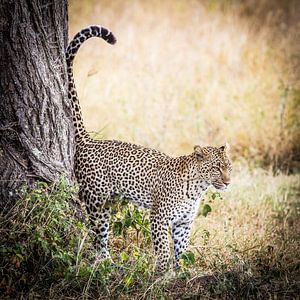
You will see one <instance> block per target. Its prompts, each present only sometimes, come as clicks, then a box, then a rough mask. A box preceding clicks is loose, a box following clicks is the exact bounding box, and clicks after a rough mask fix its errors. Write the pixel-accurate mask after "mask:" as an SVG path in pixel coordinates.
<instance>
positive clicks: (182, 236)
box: [172, 220, 192, 269]
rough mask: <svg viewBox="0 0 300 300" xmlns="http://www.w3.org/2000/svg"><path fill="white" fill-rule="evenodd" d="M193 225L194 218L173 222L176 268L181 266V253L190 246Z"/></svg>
mask: <svg viewBox="0 0 300 300" xmlns="http://www.w3.org/2000/svg"><path fill="white" fill-rule="evenodd" d="M191 225H192V220H179V221H177V222H175V223H173V224H172V238H173V241H174V253H175V267H176V269H178V268H180V265H179V259H180V255H181V254H182V253H183V252H185V251H186V249H187V247H188V244H189V236H190V232H191Z"/></svg>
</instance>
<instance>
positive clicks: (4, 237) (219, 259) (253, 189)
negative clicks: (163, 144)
mask: <svg viewBox="0 0 300 300" xmlns="http://www.w3.org/2000/svg"><path fill="white" fill-rule="evenodd" d="M299 182H300V178H299V175H290V176H286V175H278V176H275V177H274V176H273V175H272V174H271V173H270V172H266V171H263V170H259V169H256V170H255V171H253V173H249V172H246V171H245V170H244V169H243V170H239V171H236V174H235V176H234V178H233V185H232V189H231V191H229V192H227V193H223V194H222V195H220V194H218V193H216V192H214V191H210V192H209V193H208V194H207V195H206V196H205V198H204V200H203V201H204V203H203V204H202V206H201V208H200V211H199V216H198V218H197V219H196V221H195V223H194V225H193V232H192V236H191V245H190V247H189V251H190V252H187V253H185V255H184V256H183V257H182V261H181V262H182V266H183V268H182V270H181V271H179V272H177V273H176V274H175V273H174V272H172V271H170V272H168V273H167V274H165V275H164V276H159V277H157V276H155V275H154V274H153V267H154V264H153V263H154V258H153V256H152V254H151V253H152V250H151V248H152V247H151V241H150V234H149V232H150V231H149V229H150V228H149V220H148V218H147V215H148V213H147V212H146V213H145V212H144V213H142V212H141V211H139V210H137V209H136V208H134V207H132V206H129V207H128V205H127V204H126V203H125V202H119V203H118V205H117V206H116V207H114V209H113V218H112V224H111V228H112V231H111V236H110V248H111V250H110V252H111V255H112V258H113V260H114V265H112V264H110V263H109V262H99V261H97V260H95V259H94V258H95V255H96V253H95V250H94V249H93V247H92V239H91V238H92V236H93V233H92V232H90V231H89V230H88V228H87V227H86V225H85V224H84V223H82V222H80V221H79V220H78V217H76V216H75V215H74V207H73V206H72V205H71V203H72V202H71V201H70V200H71V199H72V197H73V196H74V192H75V189H74V188H70V187H69V186H68V185H67V184H66V183H65V182H64V181H61V182H60V183H57V184H55V185H54V186H52V187H49V186H47V185H46V184H43V183H39V184H38V187H37V189H35V190H33V191H31V192H29V193H27V194H26V196H25V198H24V199H21V200H20V201H19V202H18V203H17V204H16V206H15V207H14V208H13V209H12V210H11V211H10V212H9V214H0V238H1V244H0V298H1V299H2V298H7V299H23V298H26V299H27V298H30V299H36V298H42V299H112V298H113V299H117V298H121V299H182V298H193V297H199V296H201V297H202V298H204V299H212V298H229V299H233V298H234V299H237V298H242V299H245V298H259V299H266V298H271V299H273V298H276V297H277V298H284V297H285V298H287V299H293V298H295V299H296V297H297V296H299V291H300V285H299V268H300V265H299V257H300V247H299V234H300V231H299V229H300V218H299V196H300V185H299ZM116 208H118V209H116ZM208 208H209V209H208Z"/></svg>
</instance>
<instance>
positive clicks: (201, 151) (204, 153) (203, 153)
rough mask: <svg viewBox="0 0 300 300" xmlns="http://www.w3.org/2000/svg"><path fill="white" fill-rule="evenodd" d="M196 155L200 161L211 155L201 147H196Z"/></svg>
mask: <svg viewBox="0 0 300 300" xmlns="http://www.w3.org/2000/svg"><path fill="white" fill-rule="evenodd" d="M194 153H195V154H196V156H197V158H199V159H204V158H205V157H207V156H208V154H209V152H208V151H207V149H206V148H205V147H200V146H199V145H196V146H194Z"/></svg>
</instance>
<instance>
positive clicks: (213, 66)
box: [69, 0, 300, 168]
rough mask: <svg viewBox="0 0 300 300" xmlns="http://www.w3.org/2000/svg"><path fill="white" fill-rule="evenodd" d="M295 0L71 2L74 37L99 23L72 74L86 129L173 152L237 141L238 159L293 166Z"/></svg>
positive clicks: (298, 24)
mask: <svg viewBox="0 0 300 300" xmlns="http://www.w3.org/2000/svg"><path fill="white" fill-rule="evenodd" d="M299 8H300V5H299V2H298V1H266V0H264V1H244V2H243V4H241V3H239V2H238V1H213V0H210V1H196V0H190V1H179V0H174V1H171V0H165V1H156V0H153V1H121V0H116V1H95V0H90V1H88V0H86V1H70V13H69V15H70V36H73V34H75V33H76V32H77V31H78V30H79V29H81V28H83V27H84V26H86V25H89V24H99V23H100V24H103V25H105V26H107V27H109V28H110V29H111V30H112V31H113V32H114V33H115V34H116V36H117V38H118V43H117V45H115V46H113V47H111V46H109V45H105V44H104V43H103V42H100V41H99V40H92V41H89V42H88V43H87V44H86V45H85V46H84V47H83V48H82V50H81V51H80V53H79V54H78V57H77V61H76V63H75V78H76V82H77V87H78V90H79V95H80V101H81V104H82V110H83V115H84V120H85V123H86V125H87V127H88V129H89V130H90V131H99V130H101V131H102V134H103V135H104V136H105V137H107V138H115V139H122V140H126V141H130V142H135V143H139V144H143V145H146V146H151V147H153V148H158V149H160V150H162V151H164V152H167V153H169V154H172V155H178V154H182V153H189V152H190V151H191V149H192V146H193V145H194V144H196V143H199V144H202V145H203V144H204V145H205V144H212V145H218V144H222V143H224V141H225V140H227V141H228V142H230V143H231V144H232V145H233V155H234V157H235V159H237V158H239V159H242V158H246V159H249V158H250V159H251V161H252V162H253V163H256V162H264V163H268V164H270V163H271V164H273V165H274V166H275V167H276V166H277V165H278V164H279V165H285V166H286V167H289V168H291V167H293V166H297V164H295V161H296V160H297V159H298V158H297V155H298V154H299V143H298V141H299V138H300V135H299V132H300V130H299V128H300V126H299V124H300V123H299V118H298V115H299V111H300V110H299V105H300V102H299V100H300V85H299V83H300V80H299V61H300V60H299V55H298V52H297V51H298V49H299V46H300V38H299V32H300V21H299V20H300V18H299V16H300V9H299Z"/></svg>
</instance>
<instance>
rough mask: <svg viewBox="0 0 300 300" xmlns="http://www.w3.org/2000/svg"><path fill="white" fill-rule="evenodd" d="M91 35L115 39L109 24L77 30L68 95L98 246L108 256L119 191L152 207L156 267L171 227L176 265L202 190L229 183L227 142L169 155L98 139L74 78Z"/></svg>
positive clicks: (69, 56) (165, 256)
mask: <svg viewBox="0 0 300 300" xmlns="http://www.w3.org/2000/svg"><path fill="white" fill-rule="evenodd" d="M91 37H99V38H102V39H104V40H105V41H106V42H108V43H110V44H114V43H115V42H116V39H115V37H114V35H113V34H112V33H111V32H110V31H109V30H107V29H106V28H104V27H101V26H90V27H88V28H85V29H83V30H81V31H80V32H78V33H77V34H76V35H75V37H74V38H73V40H72V41H71V42H70V44H69V45H68V47H67V49H66V61H67V72H68V80H69V90H68V97H69V100H70V102H71V105H72V113H73V122H74V127H75V146H76V150H75V175H76V178H77V181H78V183H79V185H80V192H79V197H80V199H81V200H82V201H83V202H84V203H85V205H86V207H87V211H88V214H89V218H90V222H91V225H92V227H93V231H94V232H95V236H96V238H95V246H96V248H97V250H98V253H99V255H100V256H101V257H102V258H109V257H110V256H109V252H108V247H107V243H108V232H109V220H110V210H111V209H110V203H111V202H112V201H116V200H114V199H116V198H117V197H115V196H116V195H118V196H124V197H126V198H129V199H131V200H132V201H133V202H134V203H135V204H136V205H138V206H140V207H144V208H148V209H150V222H151V232H152V240H153V248H154V254H155V256H156V258H157V259H156V271H157V272H163V271H165V270H166V269H167V268H168V262H169V258H170V248H169V241H168V230H169V227H171V229H172V238H173V241H174V253H175V265H176V267H179V258H180V255H181V253H182V252H183V251H185V250H186V248H187V246H188V237H189V233H190V231H191V225H192V222H193V220H194V218H195V215H196V213H197V208H198V206H199V203H200V199H201V196H202V195H203V194H204V192H205V191H206V190H207V189H208V187H209V186H211V185H212V186H214V187H215V188H216V189H219V190H223V189H225V188H226V187H227V185H228V184H229V183H230V173H231V168H232V167H231V162H230V160H229V157H228V145H225V146H222V147H200V146H195V147H194V151H193V152H192V153H191V154H189V155H184V156H179V157H170V156H168V155H166V154H164V153H161V152H159V151H157V150H154V149H150V148H146V147H142V146H139V145H135V144H131V143H126V142H121V141H117V140H94V139H92V138H91V137H90V136H89V134H88V133H87V131H86V129H85V127H84V125H83V120H82V116H81V110H80V105H79V100H78V97H77V92H76V89H75V85H74V79H73V60H74V57H75V55H76V53H77V51H78V49H79V47H80V46H81V45H82V43H84V41H86V40H87V39H89V38H91Z"/></svg>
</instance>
